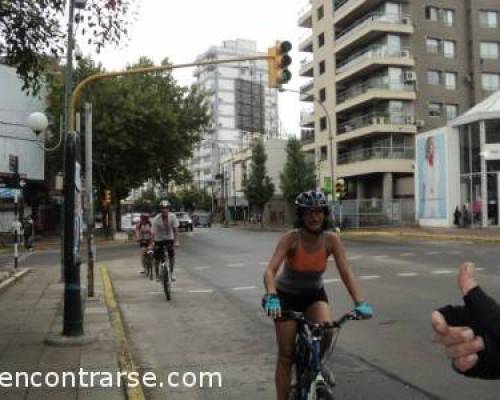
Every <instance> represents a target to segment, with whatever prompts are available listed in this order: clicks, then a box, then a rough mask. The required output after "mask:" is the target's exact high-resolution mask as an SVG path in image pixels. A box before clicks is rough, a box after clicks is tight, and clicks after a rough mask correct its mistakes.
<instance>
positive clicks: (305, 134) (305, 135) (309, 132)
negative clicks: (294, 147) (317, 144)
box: [300, 129, 314, 144]
mask: <svg viewBox="0 0 500 400" xmlns="http://www.w3.org/2000/svg"><path fill="white" fill-rule="evenodd" d="M300 141H301V142H302V144H308V143H314V129H302V130H301V132H300Z"/></svg>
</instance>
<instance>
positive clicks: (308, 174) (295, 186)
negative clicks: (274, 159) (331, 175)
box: [280, 138, 316, 204]
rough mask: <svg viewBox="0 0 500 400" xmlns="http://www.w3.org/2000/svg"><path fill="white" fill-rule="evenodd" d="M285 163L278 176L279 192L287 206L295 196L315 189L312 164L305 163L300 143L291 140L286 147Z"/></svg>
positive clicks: (294, 139)
mask: <svg viewBox="0 0 500 400" xmlns="http://www.w3.org/2000/svg"><path fill="white" fill-rule="evenodd" d="M286 154H287V158H286V163H285V167H284V169H283V172H282V173H281V174H280V181H281V190H282V191H283V196H284V197H285V199H286V201H287V202H288V203H289V204H293V203H294V201H295V198H296V197H297V195H299V194H300V193H302V192H305V191H306V190H313V189H315V188H316V176H315V173H314V163H312V162H307V161H306V159H305V155H304V152H303V151H302V146H301V144H300V141H299V140H298V139H296V138H291V139H290V140H289V141H288V144H287V146H286Z"/></svg>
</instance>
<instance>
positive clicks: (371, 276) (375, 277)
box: [359, 275, 380, 280]
mask: <svg viewBox="0 0 500 400" xmlns="http://www.w3.org/2000/svg"><path fill="white" fill-rule="evenodd" d="M378 278H380V275H361V276H360V277H359V279H362V280H368V279H378Z"/></svg>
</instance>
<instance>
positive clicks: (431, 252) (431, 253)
mask: <svg viewBox="0 0 500 400" xmlns="http://www.w3.org/2000/svg"><path fill="white" fill-rule="evenodd" d="M439 253H440V252H439V251H428V252H427V253H425V254H427V255H428V256H432V255H434V254H439Z"/></svg>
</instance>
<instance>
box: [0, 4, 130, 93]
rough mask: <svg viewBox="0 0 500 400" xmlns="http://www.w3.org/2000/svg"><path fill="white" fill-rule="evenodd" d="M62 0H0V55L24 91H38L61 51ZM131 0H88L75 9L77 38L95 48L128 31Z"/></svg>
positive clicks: (62, 41)
mask: <svg viewBox="0 0 500 400" xmlns="http://www.w3.org/2000/svg"><path fill="white" fill-rule="evenodd" d="M67 3H68V2H67V1H66V0H0V55H1V56H4V60H5V62H6V63H7V64H9V65H13V66H15V67H16V69H17V73H18V75H19V76H20V77H21V79H22V80H23V82H24V85H23V90H28V91H31V92H33V93H38V91H39V90H40V86H41V84H40V82H41V78H42V76H43V73H44V71H45V69H46V67H47V65H48V64H50V63H51V62H53V61H54V60H56V61H57V60H58V59H61V57H62V56H63V54H64V51H65V40H66V32H65V30H66V27H65V26H64V24H65V21H66V19H67V18H64V17H65V15H64V14H65V11H66V5H67ZM132 3H133V1H131V0H87V3H86V6H85V9H84V10H77V13H76V15H75V27H76V29H77V37H78V40H85V41H86V42H87V43H88V44H89V45H91V46H92V47H93V48H94V49H96V51H97V52H99V51H100V50H101V49H102V48H103V47H104V46H105V45H107V44H118V43H119V42H120V41H121V39H122V38H123V37H124V36H126V35H127V32H128V28H129V26H130V22H131V19H132V18H131V17H133V15H134V14H135V12H134V9H133V8H132V6H131V5H132Z"/></svg>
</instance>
